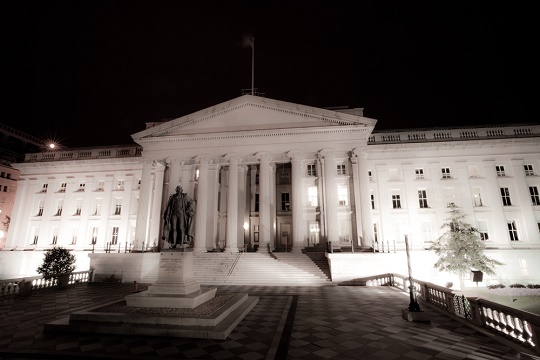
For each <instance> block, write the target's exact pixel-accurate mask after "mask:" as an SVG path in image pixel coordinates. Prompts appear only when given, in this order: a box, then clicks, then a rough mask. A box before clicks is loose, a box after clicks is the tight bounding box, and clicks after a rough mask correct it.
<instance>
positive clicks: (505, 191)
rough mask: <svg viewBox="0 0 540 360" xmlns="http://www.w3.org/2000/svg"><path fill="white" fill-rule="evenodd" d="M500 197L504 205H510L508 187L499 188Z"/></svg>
mask: <svg viewBox="0 0 540 360" xmlns="http://www.w3.org/2000/svg"><path fill="white" fill-rule="evenodd" d="M501 198H502V202H503V205H504V206H512V201H511V200H510V191H508V188H501Z"/></svg>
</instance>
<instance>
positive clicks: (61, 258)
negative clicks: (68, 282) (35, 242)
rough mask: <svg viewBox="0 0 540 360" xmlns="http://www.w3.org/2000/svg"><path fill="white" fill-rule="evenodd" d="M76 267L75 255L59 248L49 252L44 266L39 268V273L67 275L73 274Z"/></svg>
mask: <svg viewBox="0 0 540 360" xmlns="http://www.w3.org/2000/svg"><path fill="white" fill-rule="evenodd" d="M75 267H76V266H75V255H73V254H71V253H70V252H69V250H67V249H65V248H63V247H61V246H59V247H55V248H53V249H50V250H47V252H46V253H45V257H44V258H43V264H42V265H41V266H40V267H38V268H37V272H38V273H39V274H43V275H53V274H65V273H70V272H73V270H75Z"/></svg>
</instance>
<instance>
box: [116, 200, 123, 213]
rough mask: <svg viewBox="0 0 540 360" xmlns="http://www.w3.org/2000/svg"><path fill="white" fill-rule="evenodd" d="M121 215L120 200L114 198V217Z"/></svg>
mask: <svg viewBox="0 0 540 360" xmlns="http://www.w3.org/2000/svg"><path fill="white" fill-rule="evenodd" d="M121 214H122V199H121V198H115V199H114V215H121Z"/></svg>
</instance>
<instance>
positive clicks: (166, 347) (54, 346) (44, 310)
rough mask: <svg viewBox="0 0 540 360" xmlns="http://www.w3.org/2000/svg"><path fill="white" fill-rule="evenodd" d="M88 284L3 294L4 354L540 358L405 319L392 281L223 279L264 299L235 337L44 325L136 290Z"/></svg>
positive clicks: (435, 318)
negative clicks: (255, 282) (54, 329)
mask: <svg viewBox="0 0 540 360" xmlns="http://www.w3.org/2000/svg"><path fill="white" fill-rule="evenodd" d="M133 290H134V286H133V285H132V284H118V283H94V284H79V285H75V286H72V287H69V288H67V289H63V290H57V289H44V290H38V291H35V292H32V293H30V294H28V295H10V296H4V297H1V298H0V304H1V305H0V358H1V359H15V358H17V359H53V358H54V359H91V358H98V359H151V358H152V359H154V358H162V359H168V358H170V359H173V358H174V359H244V360H255V359H340V360H341V359H370V360H372V359H373V360H378V359H416V360H435V359H521V360H522V359H540V357H538V356H534V355H527V354H524V353H519V352H518V351H516V350H515V349H514V348H512V347H509V346H507V345H504V344H503V343H501V342H499V341H498V340H497V336H496V335H495V334H492V333H484V332H479V331H477V330H475V329H472V328H470V327H468V326H467V325H466V324H464V323H462V322H460V321H456V320H453V319H451V318H449V317H447V316H446V315H443V314H441V313H439V312H438V311H434V310H431V309H430V308H428V307H423V310H424V311H426V312H428V313H429V314H430V316H431V323H430V324H422V323H411V322H407V321H405V320H404V319H402V318H401V308H403V307H406V306H407V305H408V302H409V298H408V296H407V295H406V294H404V293H401V292H398V291H397V290H395V289H392V288H387V287H340V286H339V287H338V286H325V287H318V288H317V287H259V286H219V287H218V292H222V293H223V292H248V293H249V294H250V295H256V296H259V303H258V304H257V305H256V306H255V308H254V309H253V310H252V311H251V313H250V314H248V315H247V316H246V317H245V318H244V320H243V321H242V322H241V323H240V324H239V325H238V326H237V328H236V329H235V330H234V331H233V332H232V333H231V335H230V336H229V338H228V339H226V340H204V339H185V338H163V337H144V336H117V335H94V334H61V335H60V334H59V335H56V334H49V333H43V324H45V323H47V322H50V321H52V320H55V319H57V318H61V317H65V316H67V315H68V314H69V313H70V312H72V311H75V310H83V309H88V308H91V307H94V306H97V305H99V304H101V303H105V302H109V301H112V300H115V299H118V300H122V299H123V298H124V296H125V295H127V294H130V293H132V292H133Z"/></svg>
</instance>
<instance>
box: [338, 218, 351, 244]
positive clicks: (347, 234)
mask: <svg viewBox="0 0 540 360" xmlns="http://www.w3.org/2000/svg"><path fill="white" fill-rule="evenodd" d="M338 237H339V242H342V243H349V242H351V221H350V220H349V219H338Z"/></svg>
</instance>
